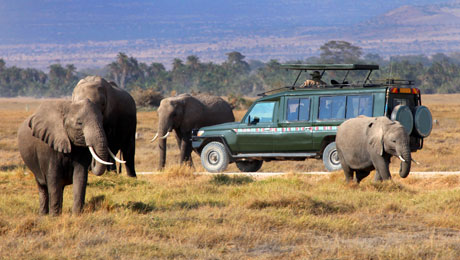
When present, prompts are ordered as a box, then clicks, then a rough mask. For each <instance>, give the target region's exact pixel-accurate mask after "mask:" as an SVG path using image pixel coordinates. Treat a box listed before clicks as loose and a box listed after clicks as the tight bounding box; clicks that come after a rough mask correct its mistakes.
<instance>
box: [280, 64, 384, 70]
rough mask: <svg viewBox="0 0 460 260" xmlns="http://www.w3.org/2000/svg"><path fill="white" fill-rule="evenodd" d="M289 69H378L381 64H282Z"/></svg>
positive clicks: (282, 66)
mask: <svg viewBox="0 0 460 260" xmlns="http://www.w3.org/2000/svg"><path fill="white" fill-rule="evenodd" d="M281 68H282V69H287V70H378V69H379V65H369V64H282V65H281Z"/></svg>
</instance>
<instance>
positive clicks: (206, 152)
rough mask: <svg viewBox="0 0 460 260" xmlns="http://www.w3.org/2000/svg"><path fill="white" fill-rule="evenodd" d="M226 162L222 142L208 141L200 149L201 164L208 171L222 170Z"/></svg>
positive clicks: (225, 153) (226, 158) (227, 160)
mask: <svg viewBox="0 0 460 260" xmlns="http://www.w3.org/2000/svg"><path fill="white" fill-rule="evenodd" d="M228 162H229V157H228V154H227V151H226V150H225V146H224V145H223V144H222V143H219V142H210V143H209V144H207V145H206V146H205V147H204V148H203V150H202V151H201V164H202V165H203V167H204V168H205V169H206V171H208V172H223V171H225V169H227V166H228Z"/></svg>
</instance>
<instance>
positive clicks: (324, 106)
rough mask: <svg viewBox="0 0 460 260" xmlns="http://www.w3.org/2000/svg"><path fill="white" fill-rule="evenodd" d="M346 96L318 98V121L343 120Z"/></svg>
mask: <svg viewBox="0 0 460 260" xmlns="http://www.w3.org/2000/svg"><path fill="white" fill-rule="evenodd" d="M345 102H346V96H335V97H320V98H319V115H318V119H320V120H324V119H344V118H345Z"/></svg>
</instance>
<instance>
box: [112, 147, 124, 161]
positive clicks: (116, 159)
mask: <svg viewBox="0 0 460 260" xmlns="http://www.w3.org/2000/svg"><path fill="white" fill-rule="evenodd" d="M109 154H110V156H112V158H113V159H114V160H115V161H116V162H118V163H126V161H123V160H120V159H118V158H117V157H116V156H115V154H113V153H112V151H110V149H109Z"/></svg>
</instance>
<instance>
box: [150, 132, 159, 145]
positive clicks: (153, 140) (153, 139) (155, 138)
mask: <svg viewBox="0 0 460 260" xmlns="http://www.w3.org/2000/svg"><path fill="white" fill-rule="evenodd" d="M157 138H158V132H157V134H156V135H155V137H153V138H152V140H150V142H151V143H153V142H155V140H157Z"/></svg>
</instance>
